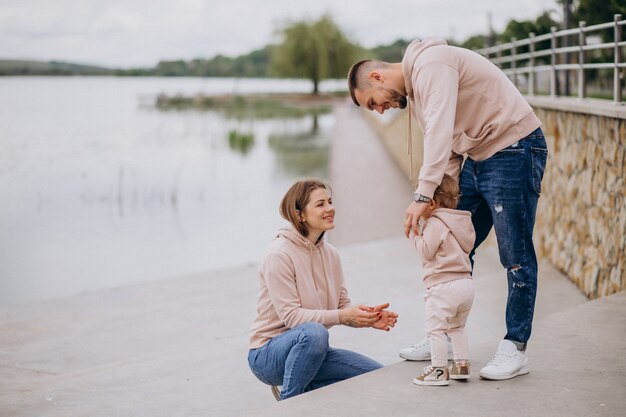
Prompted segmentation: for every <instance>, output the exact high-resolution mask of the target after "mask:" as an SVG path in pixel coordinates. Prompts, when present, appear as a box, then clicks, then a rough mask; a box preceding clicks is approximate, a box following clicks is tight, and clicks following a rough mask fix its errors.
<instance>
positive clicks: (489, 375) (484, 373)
mask: <svg viewBox="0 0 626 417" xmlns="http://www.w3.org/2000/svg"><path fill="white" fill-rule="evenodd" d="M528 372H530V368H529V367H528V356H526V352H522V351H521V350H518V349H517V346H515V343H513V342H511V341H510V340H502V341H500V344H499V345H498V351H497V352H496V354H495V355H493V357H492V358H491V360H490V361H489V363H487V365H486V366H485V367H484V368H482V369H481V370H480V377H481V378H484V379H493V380H496V381H500V380H503V379H511V378H515V377H516V376H518V375H525V374H527V373H528Z"/></svg>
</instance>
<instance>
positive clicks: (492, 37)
mask: <svg viewBox="0 0 626 417" xmlns="http://www.w3.org/2000/svg"><path fill="white" fill-rule="evenodd" d="M491 17H492V16H491V12H487V30H488V32H487V33H488V35H487V47H491V46H494V45H495V44H496V32H494V30H493V24H492V19H491Z"/></svg>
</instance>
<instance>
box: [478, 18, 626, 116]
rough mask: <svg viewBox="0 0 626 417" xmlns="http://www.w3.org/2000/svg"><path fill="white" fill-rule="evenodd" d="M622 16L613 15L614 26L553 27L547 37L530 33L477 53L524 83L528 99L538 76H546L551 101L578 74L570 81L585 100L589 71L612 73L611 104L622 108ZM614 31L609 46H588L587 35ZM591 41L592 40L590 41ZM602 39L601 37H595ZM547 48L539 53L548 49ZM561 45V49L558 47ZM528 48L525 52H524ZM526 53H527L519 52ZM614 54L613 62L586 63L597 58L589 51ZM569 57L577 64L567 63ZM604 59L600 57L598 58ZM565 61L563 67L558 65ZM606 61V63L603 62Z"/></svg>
mask: <svg viewBox="0 0 626 417" xmlns="http://www.w3.org/2000/svg"><path fill="white" fill-rule="evenodd" d="M621 19H622V15H620V14H616V15H614V19H613V22H607V23H602V24H598V25H593V26H586V25H585V22H580V23H579V26H578V28H574V29H567V30H561V31H557V28H555V27H552V29H551V31H550V33H546V34H543V35H539V36H535V34H534V33H530V34H529V37H528V38H527V39H523V40H517V39H515V38H512V39H511V42H509V43H504V44H499V45H495V46H492V47H489V48H484V49H479V50H477V51H476V52H478V53H479V54H481V55H483V56H485V57H486V58H488V59H490V60H491V61H492V62H493V63H495V64H496V65H498V66H499V67H500V68H502V70H503V71H504V73H505V74H507V75H508V76H509V78H511V79H512V81H513V83H514V84H515V85H516V86H517V87H518V88H520V86H519V85H518V84H519V82H520V81H522V80H523V81H525V82H526V83H527V92H528V95H530V96H534V95H535V94H536V93H537V85H536V84H537V78H538V76H539V75H540V74H541V73H546V72H548V73H549V94H550V96H552V97H556V96H559V95H561V94H559V85H560V84H563V83H567V85H569V81H570V72H572V71H575V72H577V77H576V78H575V79H574V80H573V81H576V84H577V85H578V94H577V95H578V97H579V98H581V99H582V98H585V97H586V96H587V81H588V80H587V76H586V74H585V71H588V70H602V69H608V70H610V69H612V70H613V94H612V96H613V103H614V104H622V105H623V104H624V102H623V101H622V97H623V94H622V79H623V69H624V68H626V62H622V48H623V47H625V46H626V41H622V27H623V26H625V25H626V20H621ZM608 29H613V30H612V32H613V41H612V42H602V41H600V42H598V43H591V44H588V42H587V40H588V39H589V38H592V36H594V35H592V36H590V34H592V33H594V34H597V33H601V31H606V30H608ZM572 37H575V38H576V41H577V42H575V43H577V45H573V46H569V40H571V38H572ZM592 39H593V38H592ZM597 39H601V37H597ZM548 41H549V47H544V48H543V49H538V47H541V46H544V45H547V44H548ZM559 45H561V46H559ZM526 47H527V48H526ZM520 49H522V50H527V51H528V52H522V51H520ZM607 49H609V50H610V49H612V50H613V62H588V58H589V57H588V54H590V53H591V54H593V53H595V54H596V59H597V58H598V54H597V53H596V52H592V51H605V50H607ZM520 52H521V53H520ZM572 56H573V57H574V58H575V60H576V61H577V62H575V63H569V61H570V59H571V58H572ZM603 56H605V55H604V54H600V57H603ZM563 60H565V61H566V63H559V62H560V61H563ZM606 60H607V61H608V60H609V59H608V58H606Z"/></svg>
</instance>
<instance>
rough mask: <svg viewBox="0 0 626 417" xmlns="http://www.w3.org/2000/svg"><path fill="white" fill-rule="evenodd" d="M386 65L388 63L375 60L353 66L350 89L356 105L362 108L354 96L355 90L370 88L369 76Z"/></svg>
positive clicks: (349, 74) (365, 60) (349, 80)
mask: <svg viewBox="0 0 626 417" xmlns="http://www.w3.org/2000/svg"><path fill="white" fill-rule="evenodd" d="M385 64H386V62H383V61H378V60H375V59H364V60H361V61H359V62H357V63H356V64H354V65H352V67H351V68H350V71H348V89H349V90H350V96H351V97H352V101H354V104H356V105H357V106H360V104H359V102H358V101H356V97H355V96H354V90H356V89H357V88H363V87H369V86H370V85H371V83H370V82H369V80H368V79H367V76H368V74H369V73H370V72H371V71H373V70H375V69H377V68H381V67H384V66H385Z"/></svg>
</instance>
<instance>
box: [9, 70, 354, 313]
mask: <svg viewBox="0 0 626 417" xmlns="http://www.w3.org/2000/svg"><path fill="white" fill-rule="evenodd" d="M343 85H344V82H343V81H341V80H339V81H336V82H328V83H327V84H326V85H324V86H323V88H326V89H338V88H342V87H343ZM310 88H311V87H310V84H309V83H308V82H306V81H295V80H234V79H171V78H167V79H166V78H134V79H133V78H106V77H104V78H98V77H85V78H48V77H41V78H19V77H18V78H0V132H1V133H0V195H1V199H2V202H3V204H1V205H0V304H5V305H6V304H14V303H23V302H29V301H34V300H40V299H46V298H54V297H61V296H66V295H71V294H76V293H79V292H82V291H88V290H94V289H97V288H103V287H114V286H119V285H127V284H131V283H134V282H140V281H146V280H151V279H160V278H166V277H171V276H178V275H182V274H187V273H194V272H200V271H207V270H211V269H218V268H223V267H227V266H232V265H240V264H245V263H249V262H254V261H258V260H259V259H260V258H261V256H262V255H263V253H264V250H265V248H266V247H267V244H268V243H269V241H270V240H271V238H272V234H273V232H274V231H275V230H276V228H277V227H279V226H280V225H282V224H283V223H282V220H281V219H280V217H279V215H278V209H277V206H278V202H279V200H280V198H281V196H282V195H283V193H284V192H285V190H286V189H287V188H288V186H289V185H290V184H291V183H292V182H293V181H294V180H295V179H297V178H300V177H302V176H318V177H321V178H325V177H326V176H327V160H328V149H329V135H330V133H331V131H332V127H333V116H332V115H325V116H321V117H320V118H319V119H318V121H317V122H318V123H317V124H318V126H319V129H318V130H316V131H314V130H313V125H314V121H313V119H312V117H307V118H301V119H281V120H247V121H241V120H232V119H226V118H224V117H223V116H221V115H220V114H218V113H215V112H199V111H181V112H176V111H170V112H162V111H158V110H156V109H154V108H152V107H151V106H150V103H151V102H152V100H153V99H154V97H155V96H156V95H157V94H159V93H168V94H176V93H185V94H194V93H199V92H202V93H206V94H221V93H242V94H245V93H249V92H271V91H281V92H307V91H309V90H310ZM232 130H235V131H237V132H240V133H251V134H253V138H254V140H253V143H252V144H251V145H249V146H238V145H237V144H236V143H231V142H230V141H229V139H228V133H229V132H230V131H232Z"/></svg>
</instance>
